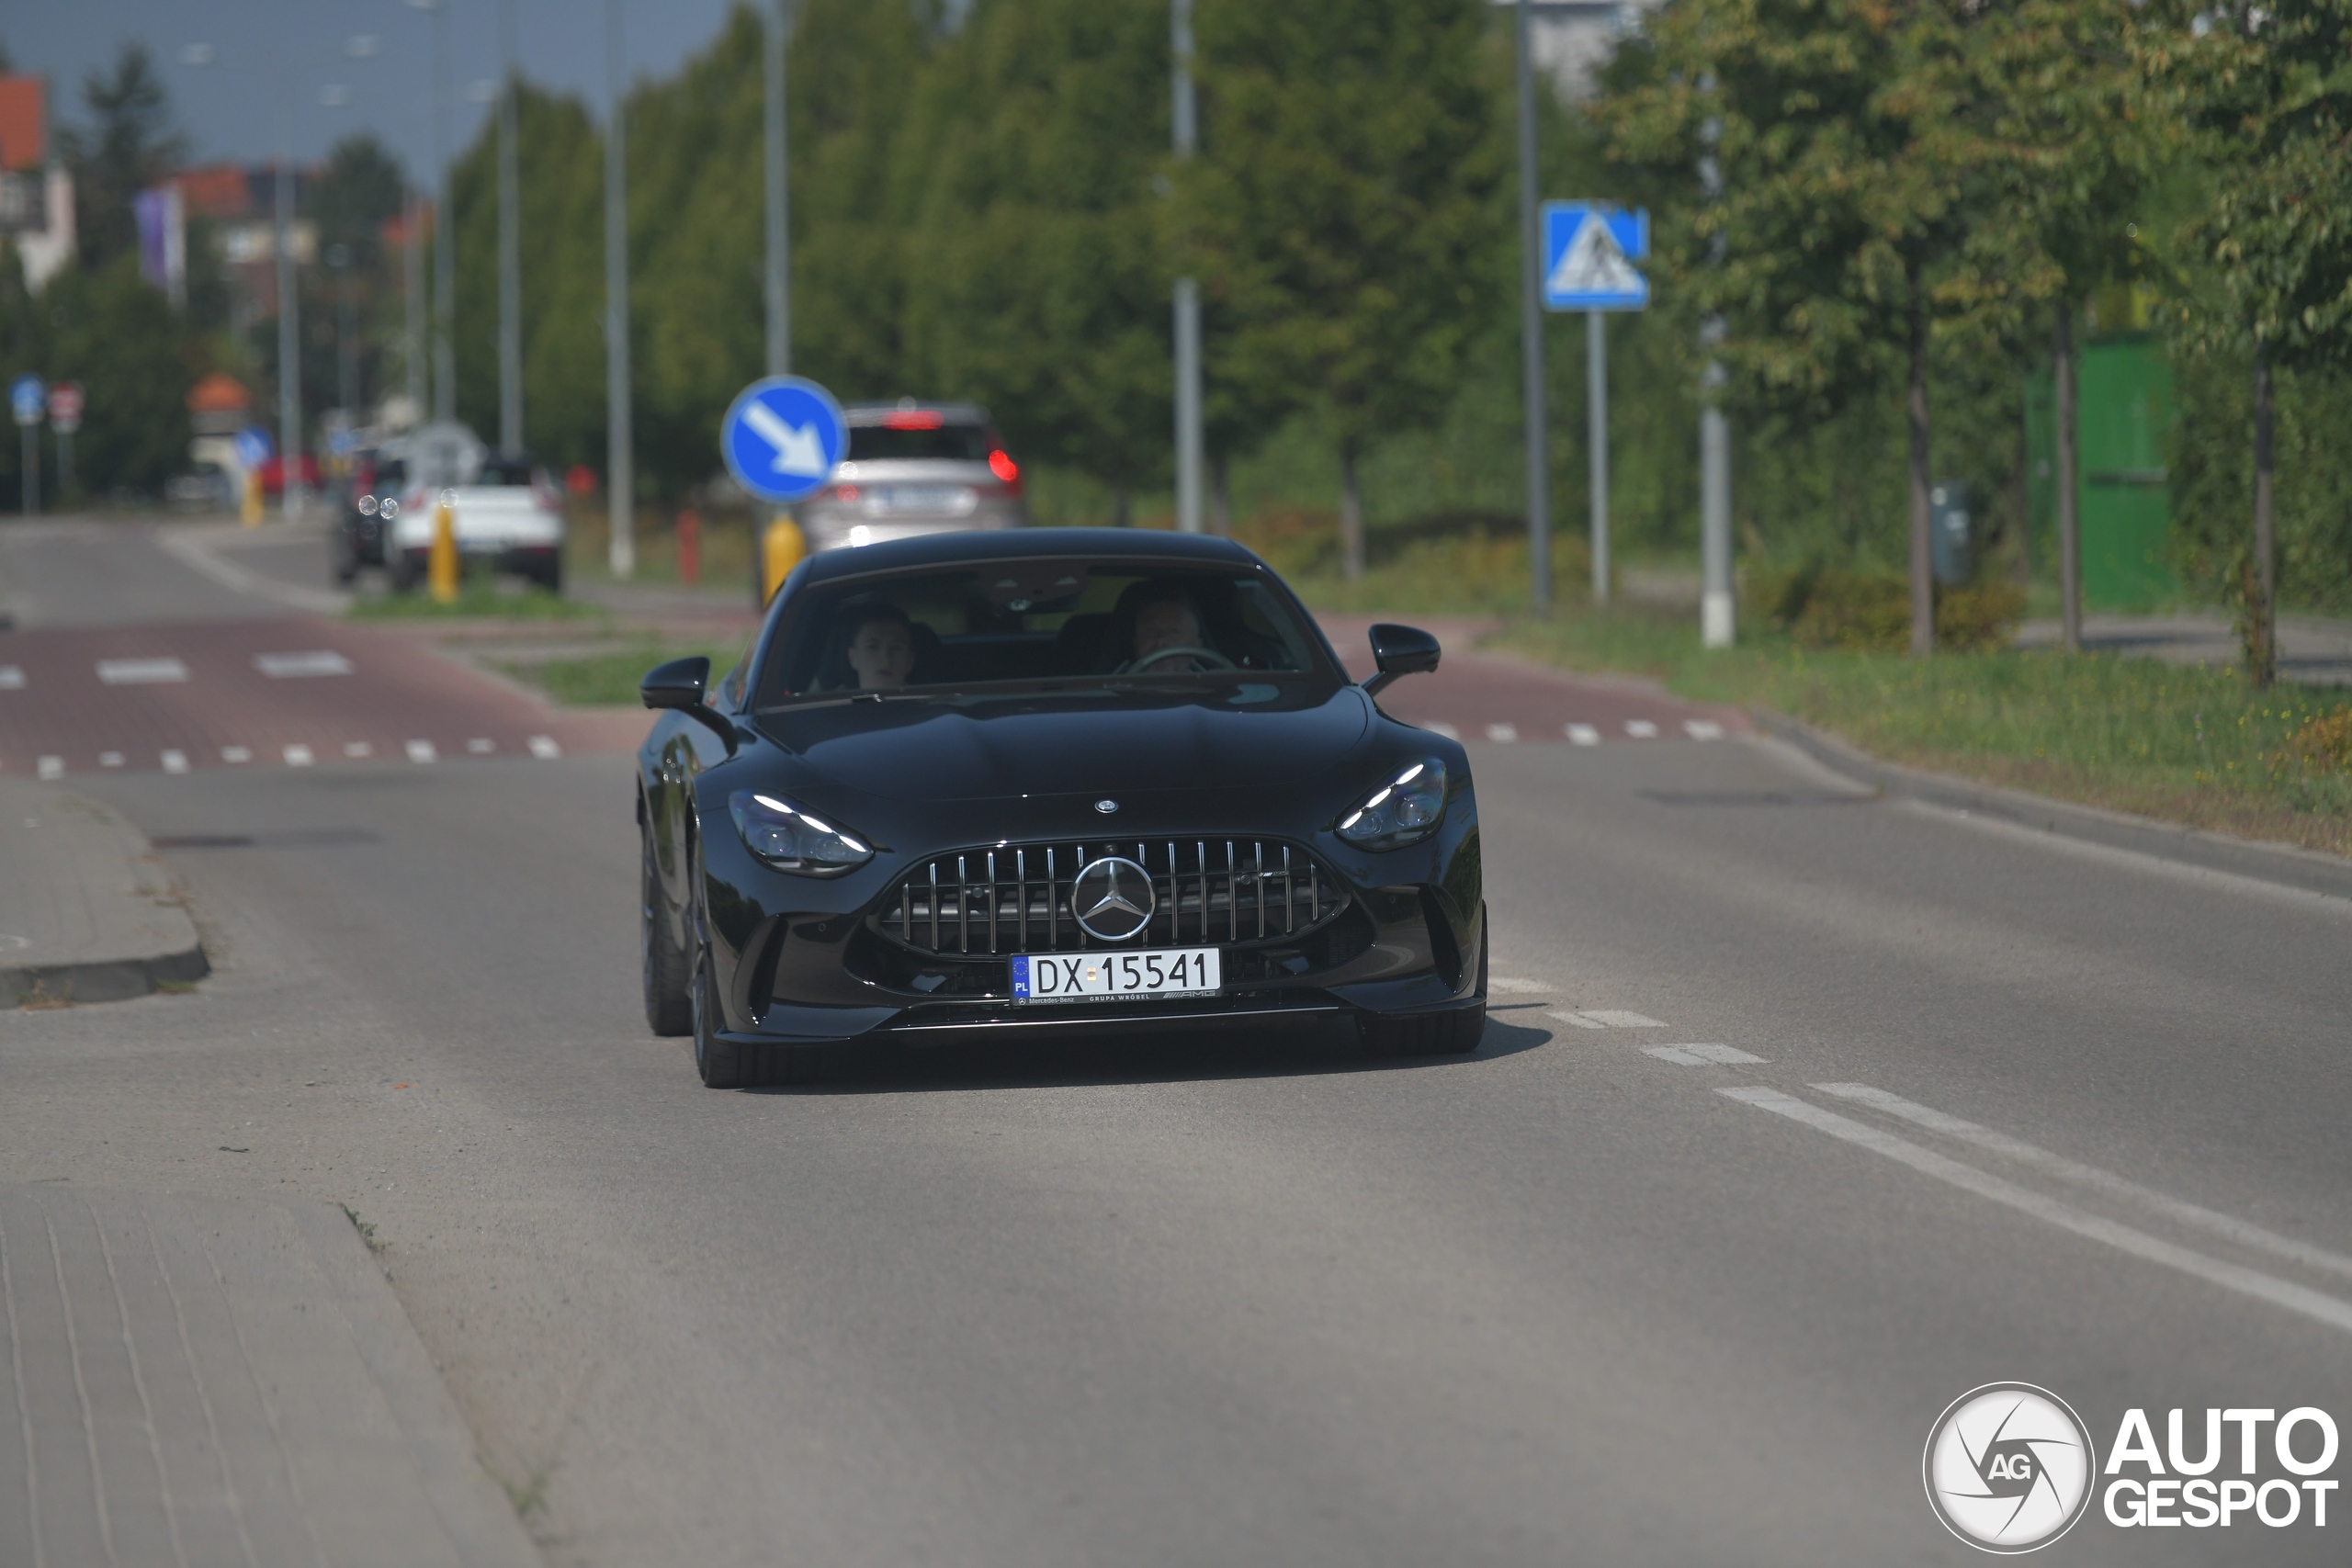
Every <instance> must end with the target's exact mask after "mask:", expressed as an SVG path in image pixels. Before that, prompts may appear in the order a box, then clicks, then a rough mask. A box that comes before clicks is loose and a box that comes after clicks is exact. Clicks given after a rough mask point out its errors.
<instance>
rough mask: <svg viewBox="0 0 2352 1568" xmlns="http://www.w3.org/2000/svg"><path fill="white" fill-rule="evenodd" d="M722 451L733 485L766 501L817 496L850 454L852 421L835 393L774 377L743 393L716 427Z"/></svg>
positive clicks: (795, 379)
mask: <svg viewBox="0 0 2352 1568" xmlns="http://www.w3.org/2000/svg"><path fill="white" fill-rule="evenodd" d="M718 450H719V453H720V455H721V456H723V457H725V458H726V459H727V471H728V472H729V473H730V474H733V475H734V476H735V482H736V483H737V484H740V485H741V486H742V487H743V488H744V489H745V490H747V491H751V492H752V494H753V495H756V496H758V497H759V498H760V499H761V500H762V501H768V502H776V503H777V504H779V505H781V504H786V503H788V502H795V501H798V500H800V499H801V498H803V497H804V496H809V495H814V494H815V493H816V492H817V491H820V490H822V489H823V488H824V487H825V481H826V480H828V479H831V478H832V477H833V468H834V465H836V464H838V463H839V462H840V461H841V460H842V454H843V453H845V452H847V451H848V450H849V422H848V421H847V420H846V419H844V418H842V406H841V404H839V403H837V402H835V401H833V395H832V393H831V392H829V391H827V390H825V389H824V388H822V387H820V386H819V385H817V383H816V382H814V381H808V380H803V379H802V378H799V377H797V376H771V377H769V378H767V379H766V380H764V381H754V382H752V384H751V385H750V386H748V387H746V388H744V389H743V390H742V393H741V396H739V397H737V398H736V400H735V402H734V405H733V406H732V407H731V408H729V410H728V411H727V423H724V424H722V425H720V426H719V428H718Z"/></svg>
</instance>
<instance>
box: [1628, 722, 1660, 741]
mask: <svg viewBox="0 0 2352 1568" xmlns="http://www.w3.org/2000/svg"><path fill="white" fill-rule="evenodd" d="M1625 733H1626V734H1628V735H1630V736H1632V737H1633V738H1634V739H1636V740H1655V739H1657V725H1655V724H1652V723H1651V722H1650V721H1649V720H1648V719H1645V718H1629V719H1627V720H1626V721H1625Z"/></svg>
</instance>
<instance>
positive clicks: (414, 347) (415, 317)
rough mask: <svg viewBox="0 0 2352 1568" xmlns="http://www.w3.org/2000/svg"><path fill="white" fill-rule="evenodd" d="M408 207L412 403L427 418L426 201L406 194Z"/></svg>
mask: <svg viewBox="0 0 2352 1568" xmlns="http://www.w3.org/2000/svg"><path fill="white" fill-rule="evenodd" d="M403 195H404V197H405V199H406V201H407V204H408V221H407V222H406V223H404V224H402V225H401V227H402V229H403V230H404V231H405V232H403V233H402V234H401V252H402V253H403V254H402V255H401V271H402V273H403V274H405V275H406V276H404V277H403V279H402V282H403V283H404V284H405V285H406V287H405V288H404V289H403V290H402V292H403V293H405V294H406V295H407V297H408V298H407V301H406V303H407V310H406V314H407V316H408V333H407V337H408V352H407V354H406V355H403V356H402V357H403V358H405V359H406V360H407V362H408V363H407V370H408V401H409V409H410V411H411V412H410V417H411V418H413V419H418V420H422V419H423V418H424V397H425V385H424V197H422V196H420V195H418V194H417V193H416V192H415V191H413V190H411V191H407V192H404V193H403Z"/></svg>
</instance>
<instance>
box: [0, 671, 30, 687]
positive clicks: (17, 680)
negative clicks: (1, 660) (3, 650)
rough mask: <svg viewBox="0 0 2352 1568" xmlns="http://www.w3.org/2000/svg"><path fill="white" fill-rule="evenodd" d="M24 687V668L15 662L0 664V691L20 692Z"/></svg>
mask: <svg viewBox="0 0 2352 1568" xmlns="http://www.w3.org/2000/svg"><path fill="white" fill-rule="evenodd" d="M24 689H25V672H24V670H23V669H22V668H21V667H20V666H17V665H15V664H0V692H21V691H23V690H24Z"/></svg>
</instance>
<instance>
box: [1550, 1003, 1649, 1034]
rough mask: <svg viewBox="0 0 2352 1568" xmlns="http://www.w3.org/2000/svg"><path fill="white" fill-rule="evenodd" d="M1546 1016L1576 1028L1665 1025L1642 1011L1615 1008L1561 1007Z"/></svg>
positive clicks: (1629, 1027)
mask: <svg viewBox="0 0 2352 1568" xmlns="http://www.w3.org/2000/svg"><path fill="white" fill-rule="evenodd" d="M1546 1016H1548V1017H1551V1018H1555V1019H1558V1020H1559V1021H1561V1022H1562V1023H1573V1024H1575V1025H1576V1026H1577V1028H1578V1029H1664V1028H1665V1027H1666V1025H1664V1024H1662V1023H1660V1022H1659V1021H1657V1020H1656V1019H1654V1018H1651V1017H1649V1016H1647V1015H1646V1014H1644V1013H1638V1012H1624V1011H1621V1010H1618V1009H1615V1008H1582V1009H1578V1010H1576V1011H1573V1012H1571V1011H1569V1010H1566V1009H1562V1010H1558V1011H1555V1012H1553V1013H1550V1014H1547V1015H1546Z"/></svg>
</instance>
